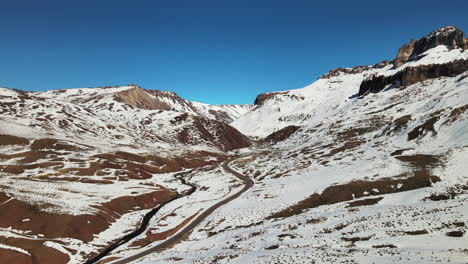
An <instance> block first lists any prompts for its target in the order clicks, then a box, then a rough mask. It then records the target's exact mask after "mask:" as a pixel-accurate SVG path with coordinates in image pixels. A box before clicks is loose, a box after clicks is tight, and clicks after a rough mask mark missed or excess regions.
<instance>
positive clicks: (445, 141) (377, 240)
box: [0, 27, 468, 264]
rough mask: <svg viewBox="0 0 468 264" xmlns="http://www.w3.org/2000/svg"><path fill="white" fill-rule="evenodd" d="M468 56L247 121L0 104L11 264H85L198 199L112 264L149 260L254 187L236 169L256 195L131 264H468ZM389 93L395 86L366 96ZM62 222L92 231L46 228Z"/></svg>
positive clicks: (132, 90) (433, 56)
mask: <svg viewBox="0 0 468 264" xmlns="http://www.w3.org/2000/svg"><path fill="white" fill-rule="evenodd" d="M455 38H456V39H455ZM452 40H453V41H452ZM455 40H456V41H455ZM463 41H465V42H466V39H464V38H463V34H461V35H460V31H458V30H457V29H455V28H453V27H446V28H442V29H440V30H437V31H434V32H432V33H430V34H429V35H428V36H425V37H423V38H421V39H420V40H418V41H415V42H412V43H413V44H412V45H413V46H411V45H410V46H409V51H407V52H405V54H406V53H408V54H409V55H410V56H408V57H405V56H403V57H401V56H400V55H401V54H400V53H401V52H399V55H398V56H400V57H399V58H398V61H399V63H400V64H401V65H399V66H398V67H396V66H395V63H396V60H394V61H392V62H388V61H387V62H382V63H378V64H376V65H372V66H358V67H355V68H344V69H342V68H340V69H335V70H332V71H331V72H330V73H328V74H325V75H324V76H322V77H321V78H320V79H318V80H317V81H316V82H314V83H313V84H311V85H309V86H307V87H305V88H302V89H297V90H290V91H284V92H274V93H270V94H264V95H259V97H257V100H256V104H255V106H253V108H252V106H209V105H206V104H202V103H197V102H188V101H185V100H183V99H181V98H180V97H178V96H177V95H175V94H173V93H170V92H161V91H151V90H144V89H141V88H138V87H135V86H126V87H113V88H92V89H88V88H87V89H70V90H59V91H47V92H43V93H25V92H21V91H16V90H11V89H3V88H0V105H1V109H0V111H1V112H0V143H2V144H0V150H1V151H0V153H2V155H0V170H1V172H0V176H1V177H0V178H1V180H0V187H1V189H2V192H0V207H1V208H0V214H1V213H2V212H7V213H8V217H3V218H2V217H0V237H2V239H3V240H2V242H1V243H0V259H1V256H8V255H7V254H11V256H14V258H16V259H18V258H19V257H26V258H32V256H34V257H35V258H38V257H39V258H40V257H43V256H49V259H45V260H44V259H40V260H39V261H38V262H39V263H83V262H84V260H86V259H89V258H90V257H91V256H94V255H95V254H97V253H98V252H100V251H101V250H102V249H103V248H105V247H106V246H107V245H109V244H111V243H112V241H115V239H117V238H119V237H121V236H122V235H123V234H128V233H129V232H131V230H133V229H134V228H135V227H136V225H137V224H138V223H139V222H140V221H141V219H142V217H143V215H144V214H145V213H147V212H148V211H149V210H150V209H151V208H155V207H158V206H159V205H160V204H162V203H164V201H166V200H167V199H170V197H173V195H175V194H176V193H178V194H184V193H185V194H186V193H188V191H189V190H190V187H193V186H195V187H196V188H195V191H194V192H193V193H192V194H190V195H188V196H183V197H182V198H180V199H178V200H175V201H173V202H170V203H168V204H166V205H165V206H164V207H163V208H162V209H161V211H159V212H158V213H157V214H156V215H155V216H154V217H153V218H152V219H151V221H150V222H149V226H148V227H147V228H146V229H145V232H144V233H142V234H141V235H139V236H137V237H135V238H134V239H132V240H130V242H129V243H126V244H124V245H122V246H121V247H119V248H118V249H117V250H115V251H113V252H112V253H111V254H110V255H108V256H106V257H105V258H104V263H113V262H114V261H118V260H119V259H121V258H125V257H129V256H133V255H135V254H138V253H140V252H144V251H145V250H147V249H149V248H151V247H153V246H155V245H158V244H159V243H161V242H164V241H166V240H167V239H168V238H170V237H171V236H174V235H175V234H177V232H179V231H180V230H181V228H182V227H183V226H186V225H188V223H190V222H191V221H194V220H193V219H194V217H196V216H198V215H201V214H202V213H203V212H205V211H206V210H208V208H209V207H210V206H212V205H214V204H216V203H218V202H219V201H221V200H222V199H224V198H226V197H229V196H230V195H232V194H233V193H235V192H237V191H238V190H239V189H241V188H242V187H243V185H242V182H241V181H240V180H239V179H238V178H237V177H234V175H233V174H231V173H229V172H228V171H227V170H226V169H224V168H223V166H222V162H225V161H226V160H229V162H228V163H229V166H230V167H231V168H232V169H234V170H236V171H238V172H239V173H242V174H244V175H247V176H249V177H250V178H251V179H252V180H253V181H254V185H253V187H252V188H251V189H249V190H247V192H245V193H243V194H242V195H241V196H240V197H238V198H236V199H235V200H233V201H231V202H229V203H227V204H225V205H223V206H222V207H220V208H219V209H217V210H216V211H214V213H213V214H211V215H209V216H208V217H207V218H206V219H205V220H204V221H203V222H202V223H201V224H199V225H198V226H197V227H196V228H195V229H194V230H193V231H191V232H190V233H189V234H187V237H186V238H185V239H184V240H182V241H181V242H180V243H178V244H176V245H174V246H171V247H170V248H167V249H166V250H164V251H161V252H157V253H156V252H155V254H149V255H147V256H145V257H143V258H141V259H138V260H137V261H135V263H142V264H149V263H151V264H153V263H448V262H450V263H467V262H468V255H467V253H466V248H467V246H468V239H467V234H466V233H467V229H468V228H467V227H468V206H467V204H468V183H467V180H466V179H467V174H466V171H468V163H466V160H467V159H468V148H467V146H468V104H467V102H468V67H467V66H466V65H468V64H466V63H465V62H466V60H468V51H467V48H466V47H465V46H463V43H465V42H463ZM453 43H455V44H456V45H455V44H453ZM460 43H462V44H460ZM457 45H458V46H457ZM460 45H462V46H460ZM421 47H422V48H421ZM407 48H408V47H407ZM434 65H435V66H434ZM379 76H384V77H389V78H390V79H391V80H393V83H391V84H387V83H385V85H384V87H383V89H380V88H379V89H371V90H366V91H365V92H363V93H360V91H361V90H362V89H361V88H362V85H363V83H365V82H371V83H372V81H374V82H376V83H377V84H379V85H380V84H382V83H378V82H377V81H378V80H380V79H379V78H378V77H379ZM392 78H393V79H392ZM215 119H216V120H215ZM219 120H223V121H225V122H229V120H235V121H234V122H232V123H230V125H232V126H233V127H235V128H237V129H238V130H239V131H241V132H242V133H244V134H246V135H248V136H251V137H252V138H254V139H257V140H256V141H255V145H250V141H249V140H248V139H247V138H246V137H245V136H243V135H242V134H240V133H238V134H237V133H236V132H235V130H233V128H232V127H230V126H229V125H227V124H226V123H222V122H219ZM207 132H208V134H210V135H211V136H208V135H207ZM274 132H275V133H274ZM272 133H273V134H272ZM11 136H15V137H11ZM50 138H52V139H55V140H58V141H50V140H49V139H50ZM244 143H245V144H244ZM249 145H250V146H249ZM247 146H249V147H248V148H247ZM239 148H241V149H239ZM228 150H232V151H228ZM8 206H10V207H8ZM31 208H32V209H31ZM14 212H19V213H14ZM11 219H12V220H11ZM70 219H72V220H70ZM76 219H78V220H76ZM102 219H106V221H105V224H103V223H102V222H101V221H102ZM59 220H62V221H59ZM64 220H66V221H64ZM67 221H69V222H67ZM74 221H76V222H74ZM80 221H82V222H80ZM62 222H66V223H67V224H66V226H72V227H76V226H79V227H80V228H73V230H71V231H70V230H69V229H67V228H66V227H63V228H64V229H65V230H67V232H63V233H59V234H57V233H54V232H56V231H55V229H54V228H50V225H48V224H47V223H54V225H58V224H60V223H62ZM101 224H102V226H101ZM40 226H46V227H47V228H42V229H41V227H40ZM97 227H100V228H97ZM93 228H94V229H93ZM74 230H75V231H76V230H79V232H73V231H74ZM3 241H5V242H3ZM44 241H45V242H44ZM51 250H52V251H51ZM57 252H62V253H61V254H62V255H60V254H59V253H57ZM51 253H53V254H51ZM59 257H62V258H63V259H61V258H59ZM12 258H13V257H12Z"/></svg>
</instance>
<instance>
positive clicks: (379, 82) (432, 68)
mask: <svg viewBox="0 0 468 264" xmlns="http://www.w3.org/2000/svg"><path fill="white" fill-rule="evenodd" d="M466 70H468V60H455V61H452V62H448V63H444V64H429V65H421V66H417V67H406V68H405V69H403V70H402V71H399V72H397V73H396V74H394V75H391V76H383V75H379V76H375V75H371V76H369V78H368V79H366V80H364V81H363V82H362V83H361V86H360V88H359V95H363V94H365V93H367V92H379V91H381V90H382V89H384V88H385V86H387V85H395V87H400V86H409V85H411V84H414V83H417V82H421V81H425V80H428V79H434V78H438V77H452V76H456V75H459V74H461V73H463V72H465V71H466Z"/></svg>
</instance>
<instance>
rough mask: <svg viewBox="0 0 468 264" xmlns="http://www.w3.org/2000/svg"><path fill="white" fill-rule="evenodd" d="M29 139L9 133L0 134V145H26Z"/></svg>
mask: <svg viewBox="0 0 468 264" xmlns="http://www.w3.org/2000/svg"><path fill="white" fill-rule="evenodd" d="M27 144H29V140H27V139H26V138H22V137H15V136H10V135H0V146H6V145H27Z"/></svg>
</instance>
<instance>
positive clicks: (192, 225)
mask: <svg viewBox="0 0 468 264" xmlns="http://www.w3.org/2000/svg"><path fill="white" fill-rule="evenodd" d="M229 162H230V161H225V162H224V163H223V165H222V166H223V169H224V170H226V171H227V172H229V173H231V174H233V175H234V176H236V177H237V178H239V179H240V180H242V181H243V182H244V187H243V188H242V189H241V190H239V191H238V192H237V193H235V194H233V195H231V196H229V197H227V198H226V199H224V200H222V201H220V202H218V203H216V204H215V205H213V206H211V207H210V208H208V209H207V210H206V211H204V212H203V213H202V214H201V215H199V216H198V217H197V218H195V220H193V221H192V222H190V224H188V225H187V226H186V227H184V228H183V229H182V230H180V231H179V232H178V233H177V234H175V235H174V236H172V237H171V238H169V239H168V240H166V241H164V242H163V243H161V244H158V245H155V246H154V247H152V248H149V249H147V250H145V251H142V252H140V253H138V254H136V255H133V256H130V257H127V258H124V259H120V260H117V261H114V262H111V263H112V264H124V263H130V262H132V261H134V260H137V259H139V258H141V257H144V256H146V255H149V254H152V253H155V252H159V251H162V250H164V249H167V248H169V247H171V246H173V245H175V244H177V243H178V242H180V241H181V240H183V239H184V238H185V236H186V235H188V234H190V233H191V232H192V231H193V229H194V228H195V227H196V226H197V225H198V224H200V223H201V222H202V221H203V220H205V219H206V218H207V217H208V216H209V215H210V214H212V213H213V212H214V211H215V210H216V209H218V208H219V207H221V206H223V205H225V204H227V203H229V202H230V201H232V200H234V199H236V198H237V197H239V196H240V195H241V194H243V193H244V192H245V191H247V190H248V189H250V188H251V187H252V186H253V181H252V180H251V179H250V178H249V177H247V176H245V175H243V174H240V173H238V172H237V171H235V170H233V169H231V168H230V167H229Z"/></svg>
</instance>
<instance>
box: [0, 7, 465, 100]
mask: <svg viewBox="0 0 468 264" xmlns="http://www.w3.org/2000/svg"><path fill="white" fill-rule="evenodd" d="M317 2H319V1H311V0H309V1H294V0H289V1H275V0H270V1H254V0H250V1H244V0H236V1H222V0H218V1H204V0H200V1H194V0H191V1H184V0H179V1H157V0H156V1H138V0H135V1H122V0H113V1H108V0H95V1H88V0H81V1H47V0H45V1H37V0H34V1H22V0H16V1H2V2H1V3H0V10H2V15H1V16H0V32H1V41H0V58H1V62H0V73H1V74H0V86H6V87H11V88H18V89H23V90H32V91H42V90H48V89H59V88H75V87H91V86H106V85H124V84H128V83H135V84H137V85H140V86H142V87H144V88H146V89H159V90H169V91H174V92H176V93H178V94H179V95H180V96H182V97H184V98H186V99H189V100H196V101H202V102H206V103H212V104H226V103H252V102H253V100H254V98H255V96H256V95H257V94H259V93H263V92H268V91H277V90H287V89H295V88H300V87H303V86H305V85H307V84H310V83H312V82H313V81H314V80H316V79H317V78H318V77H319V76H320V75H322V74H324V73H326V72H327V71H328V70H330V69H332V68H336V67H351V66H354V65H366V64H374V63H376V62H379V61H381V60H384V59H393V57H394V56H395V54H396V52H397V49H398V48H399V47H400V46H401V45H402V44H403V43H406V42H408V41H409V40H410V39H411V38H419V37H422V36H424V35H425V34H427V33H429V32H430V31H432V30H434V29H436V28H439V27H442V26H446V25H454V26H456V27H458V28H460V29H462V30H464V31H468V19H467V15H466V12H467V10H468V1H466V0H450V1H430V0H426V1H408V0H406V1H359V0H358V1H337V0H335V1H328V2H330V3H328V4H325V3H324V2H325V1H320V2H322V3H317Z"/></svg>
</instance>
